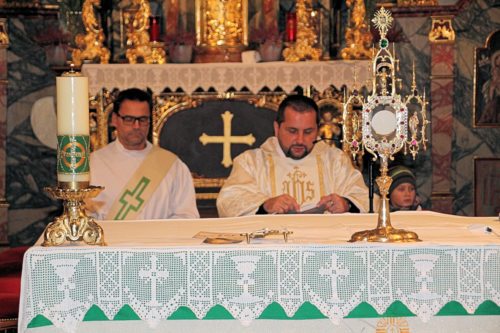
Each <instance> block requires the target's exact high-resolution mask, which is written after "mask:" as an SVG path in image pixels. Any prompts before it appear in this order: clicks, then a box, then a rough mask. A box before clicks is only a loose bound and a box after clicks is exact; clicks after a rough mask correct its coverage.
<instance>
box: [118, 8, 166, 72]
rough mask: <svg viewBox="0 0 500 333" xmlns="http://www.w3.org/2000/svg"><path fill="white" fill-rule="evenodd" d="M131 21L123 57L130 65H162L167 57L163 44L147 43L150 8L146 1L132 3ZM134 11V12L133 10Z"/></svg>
mask: <svg viewBox="0 0 500 333" xmlns="http://www.w3.org/2000/svg"><path fill="white" fill-rule="evenodd" d="M131 8H132V10H131V11H132V12H135V13H134V14H133V19H132V21H131V22H130V25H129V27H127V51H126V52H125V56H126V57H127V60H128V62H129V63H131V64H136V63H138V62H141V60H142V61H143V62H144V63H146V64H164V63H165V62H166V61H167V55H166V53H165V50H164V46H165V45H164V43H161V42H150V41H149V30H148V29H149V17H150V16H151V7H150V6H149V1H147V0H133V1H132V6H131ZM134 9H135V10H134Z"/></svg>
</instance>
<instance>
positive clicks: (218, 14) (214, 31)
mask: <svg viewBox="0 0 500 333" xmlns="http://www.w3.org/2000/svg"><path fill="white" fill-rule="evenodd" d="M247 17H248V1H247V0H197V1H196V45H197V46H198V48H197V54H196V58H195V62H225V61H236V62H240V61H241V52H242V51H243V50H244V49H245V48H246V46H247V45H248V22H247V21H248V20H247Z"/></svg>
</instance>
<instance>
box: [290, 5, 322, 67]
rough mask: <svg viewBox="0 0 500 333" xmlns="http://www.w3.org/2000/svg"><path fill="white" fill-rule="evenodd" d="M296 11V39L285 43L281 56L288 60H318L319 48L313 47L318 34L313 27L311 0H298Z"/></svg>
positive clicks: (316, 41)
mask: <svg viewBox="0 0 500 333" xmlns="http://www.w3.org/2000/svg"><path fill="white" fill-rule="evenodd" d="M296 11H297V40H296V41H295V42H290V43H288V44H285V46H286V48H285V49H284V50H283V58H284V59H285V61H288V62H297V61H302V60H319V59H320V58H321V53H322V50H321V48H318V47H315V45H317V44H318V34H317V33H316V31H315V30H314V29H313V26H314V24H313V16H312V15H311V13H312V11H313V5H312V1H311V0H298V1H297V4H296Z"/></svg>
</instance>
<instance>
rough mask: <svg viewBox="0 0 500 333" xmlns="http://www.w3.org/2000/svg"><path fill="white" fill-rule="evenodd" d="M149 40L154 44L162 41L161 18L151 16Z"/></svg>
mask: <svg viewBox="0 0 500 333" xmlns="http://www.w3.org/2000/svg"><path fill="white" fill-rule="evenodd" d="M149 40H150V41H152V42H158V41H159V40H160V17H159V16H150V17H149Z"/></svg>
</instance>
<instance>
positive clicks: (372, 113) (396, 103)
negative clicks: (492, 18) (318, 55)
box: [343, 7, 429, 242]
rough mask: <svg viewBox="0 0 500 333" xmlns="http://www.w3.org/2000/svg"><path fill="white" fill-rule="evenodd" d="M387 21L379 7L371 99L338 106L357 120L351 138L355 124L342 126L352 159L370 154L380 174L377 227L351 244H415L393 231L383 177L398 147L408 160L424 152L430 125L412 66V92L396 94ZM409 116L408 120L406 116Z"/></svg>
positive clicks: (354, 98)
mask: <svg viewBox="0 0 500 333" xmlns="http://www.w3.org/2000/svg"><path fill="white" fill-rule="evenodd" d="M392 21H393V18H392V16H391V13H390V12H389V11H388V10H386V9H385V8H383V7H382V8H381V9H379V10H378V11H377V12H376V13H375V17H374V19H373V20H372V22H373V23H374V25H375V27H376V28H377V29H378V30H379V33H380V42H379V50H378V52H377V54H376V55H374V57H373V59H372V61H373V69H372V70H373V79H372V82H373V90H372V94H371V95H370V96H368V98H367V99H366V100H364V98H363V97H362V96H360V94H359V92H358V91H357V90H354V91H353V92H352V94H351V95H350V96H349V97H348V98H346V99H345V101H344V105H343V106H344V118H345V119H362V126H361V131H362V133H356V131H358V122H354V121H346V122H345V124H344V131H343V132H344V142H345V143H346V144H347V145H348V146H349V148H350V149H349V150H350V152H351V153H352V155H353V157H355V156H356V155H357V153H358V152H359V151H360V149H362V148H364V149H365V150H367V151H368V152H370V153H371V154H372V155H373V156H374V157H373V159H374V160H376V159H377V158H379V157H380V169H381V170H380V171H381V175H380V176H379V177H377V179H376V182H377V185H378V187H379V189H380V194H381V197H382V198H381V200H380V207H379V212H378V224H377V228H375V229H372V230H363V231H359V232H356V233H354V234H353V235H352V237H351V240H350V242H357V241H368V242H416V241H419V238H418V235H417V234H416V233H414V232H412V231H408V230H403V229H395V228H393V227H392V225H391V220H390V211H389V199H388V197H387V195H388V192H389V188H390V186H391V183H392V179H391V177H390V176H389V175H388V174H387V171H388V164H389V160H393V159H394V154H396V153H397V152H399V151H400V150H401V149H403V148H404V152H405V153H406V152H407V151H408V150H409V151H410V153H411V154H412V156H413V159H415V157H416V154H417V152H418V150H419V148H420V147H422V148H423V149H424V150H425V149H426V142H427V138H426V136H425V131H426V126H427V124H428V123H429V121H428V120H427V117H426V105H427V102H426V100H425V93H424V95H423V96H420V95H419V93H418V91H417V87H416V83H415V67H413V82H412V85H411V89H412V91H411V93H410V94H409V95H407V96H406V97H402V96H401V95H400V94H399V93H398V92H397V90H399V89H401V88H399V89H397V86H398V85H400V83H401V80H400V79H398V78H397V72H398V70H399V69H398V67H399V66H398V64H399V60H397V59H396V58H395V56H394V55H393V54H392V53H391V52H390V51H389V49H388V47H389V41H388V39H387V37H386V36H387V31H388V30H389V28H390V27H391V25H392ZM393 53H394V51H393ZM353 104H362V105H363V107H362V109H361V110H356V109H355V108H353ZM410 112H411V115H410V117H408V114H409V113H410ZM359 113H361V114H359ZM408 127H409V131H408ZM408 132H410V133H408Z"/></svg>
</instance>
